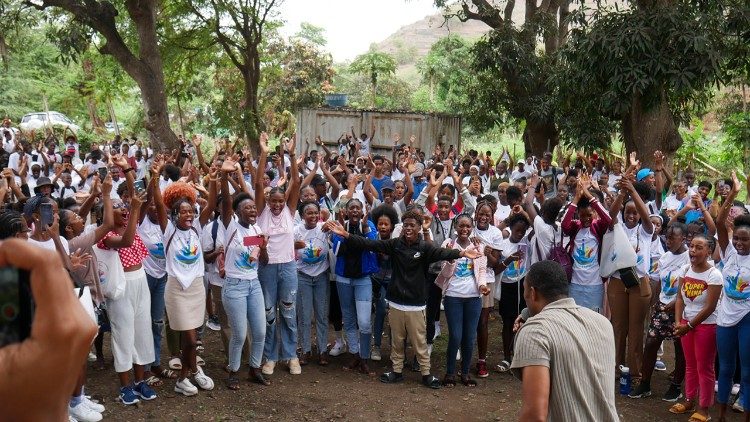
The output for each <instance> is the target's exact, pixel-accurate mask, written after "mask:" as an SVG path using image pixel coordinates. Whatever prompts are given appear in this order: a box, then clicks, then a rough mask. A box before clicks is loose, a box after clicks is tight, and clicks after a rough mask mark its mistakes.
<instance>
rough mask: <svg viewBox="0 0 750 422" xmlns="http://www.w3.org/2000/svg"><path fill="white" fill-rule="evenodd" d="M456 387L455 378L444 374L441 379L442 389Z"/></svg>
mask: <svg viewBox="0 0 750 422" xmlns="http://www.w3.org/2000/svg"><path fill="white" fill-rule="evenodd" d="M455 386H456V376H455V375H449V374H445V376H444V377H443V387H446V388H453V387H455Z"/></svg>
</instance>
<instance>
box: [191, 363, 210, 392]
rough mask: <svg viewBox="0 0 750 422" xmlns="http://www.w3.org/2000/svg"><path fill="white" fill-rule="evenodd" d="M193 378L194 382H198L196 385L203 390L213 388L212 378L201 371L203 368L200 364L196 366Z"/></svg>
mask: <svg viewBox="0 0 750 422" xmlns="http://www.w3.org/2000/svg"><path fill="white" fill-rule="evenodd" d="M193 379H194V380H195V383H196V384H198V387H200V388H202V389H204V390H213V389H214V380H212V379H211V378H209V377H208V375H206V374H204V373H203V368H201V367H200V366H199V367H198V371H197V372H196V373H195V374H193Z"/></svg>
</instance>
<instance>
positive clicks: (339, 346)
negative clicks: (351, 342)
mask: <svg viewBox="0 0 750 422" xmlns="http://www.w3.org/2000/svg"><path fill="white" fill-rule="evenodd" d="M344 352H346V342H344V341H342V340H340V339H336V342H335V343H334V344H333V347H331V350H330V351H328V355H329V356H339V355H341V354H343V353H344Z"/></svg>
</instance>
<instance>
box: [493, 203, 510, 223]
mask: <svg viewBox="0 0 750 422" xmlns="http://www.w3.org/2000/svg"><path fill="white" fill-rule="evenodd" d="M510 211H511V208H510V205H503V204H501V203H499V202H498V203H497V209H496V210H495V215H494V220H495V225H496V226H497V225H500V222H502V221H503V220H505V219H506V218H508V216H509V215H510Z"/></svg>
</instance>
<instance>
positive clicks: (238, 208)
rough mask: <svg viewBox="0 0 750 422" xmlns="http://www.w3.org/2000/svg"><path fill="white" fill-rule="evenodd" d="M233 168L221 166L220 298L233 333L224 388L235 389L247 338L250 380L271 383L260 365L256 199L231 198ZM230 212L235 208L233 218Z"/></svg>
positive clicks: (262, 331)
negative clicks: (222, 275) (222, 261)
mask: <svg viewBox="0 0 750 422" xmlns="http://www.w3.org/2000/svg"><path fill="white" fill-rule="evenodd" d="M234 170H235V167H234V164H233V163H232V162H230V161H229V160H226V161H224V164H223V166H222V168H221V190H222V195H223V196H222V198H223V201H222V208H223V209H222V213H221V214H222V223H223V224H224V227H225V229H226V230H225V234H224V239H225V240H224V253H225V256H226V258H225V263H226V264H225V267H224V268H225V274H226V277H225V280H224V286H223V287H222V289H221V300H222V303H223V304H224V309H225V311H226V313H227V319H228V320H229V326H230V327H231V330H232V334H231V337H230V340H229V350H228V353H227V354H228V355H229V377H228V379H227V388H229V389H230V390H238V389H239V388H240V382H239V379H238V378H237V372H238V371H239V369H240V364H241V360H242V347H243V345H244V344H245V339H246V338H247V332H248V327H249V329H250V336H251V337H252V342H251V344H250V362H249V363H250V373H249V379H250V381H254V382H257V383H259V384H261V385H270V384H271V382H270V381H268V380H267V379H266V378H265V377H264V376H263V373H262V371H261V368H260V364H261V361H262V359H263V346H264V344H265V337H266V324H265V316H266V315H265V308H264V301H263V291H262V289H261V287H260V281H259V280H258V262H259V260H260V259H261V256H262V255H264V254H265V253H266V251H265V249H266V241H265V237H264V236H263V232H262V231H261V229H260V227H258V225H257V224H256V221H255V220H256V216H257V209H256V207H255V202H254V201H253V200H252V198H250V195H248V194H247V193H244V192H243V193H240V194H238V195H237V196H236V197H235V198H234V200H232V196H231V195H230V194H229V182H228V177H229V176H228V174H229V173H232V172H233V171H234ZM232 211H234V216H235V217H236V218H233V214H232Z"/></svg>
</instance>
